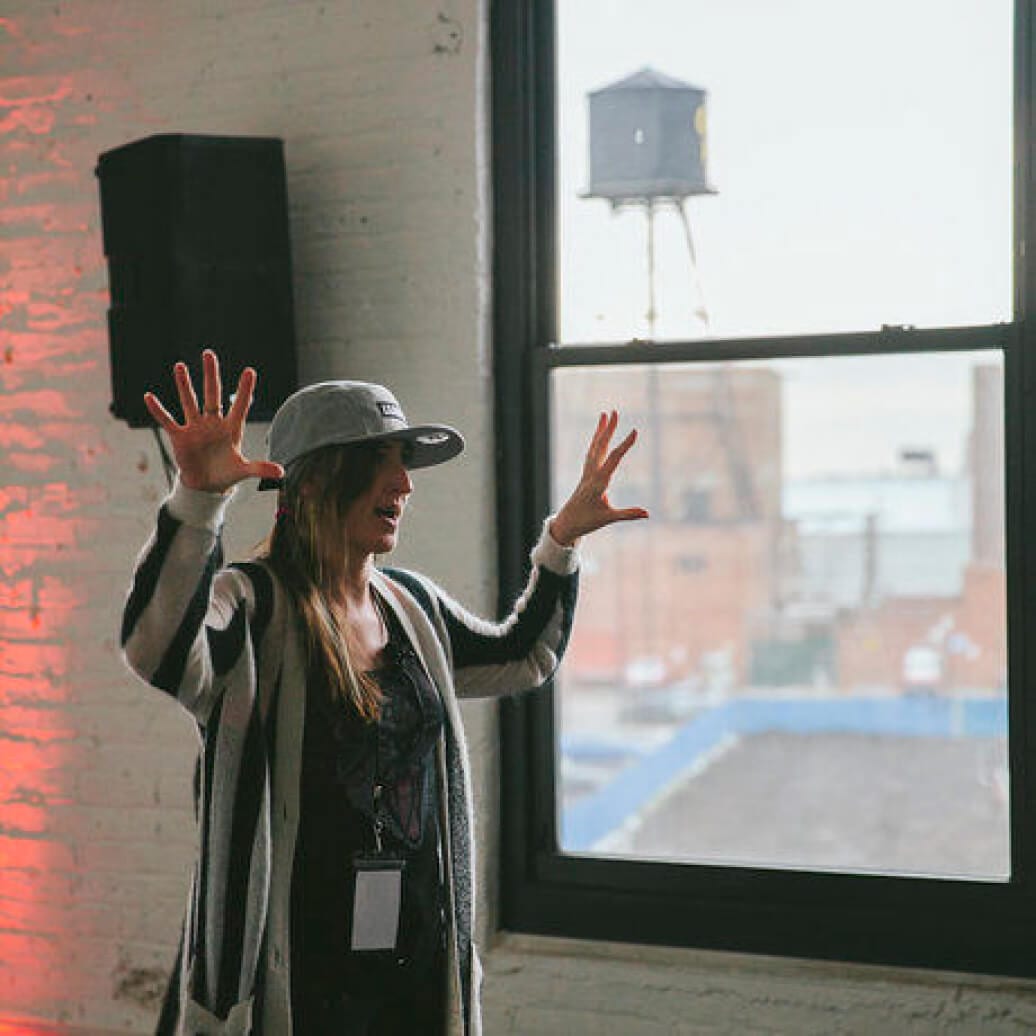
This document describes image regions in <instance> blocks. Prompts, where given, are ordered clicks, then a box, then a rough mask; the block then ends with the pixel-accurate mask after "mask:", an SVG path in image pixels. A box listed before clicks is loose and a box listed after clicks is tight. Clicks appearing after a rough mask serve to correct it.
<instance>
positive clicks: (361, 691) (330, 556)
mask: <svg viewBox="0 0 1036 1036" xmlns="http://www.w3.org/2000/svg"><path fill="white" fill-rule="evenodd" d="M377 466H378V452H377V448H376V447H375V446H374V445H372V444H369V443H367V444H357V445H355V446H327V447H323V448H321V449H318V450H314V451H313V452H312V453H308V454H306V455H305V456H303V457H301V458H300V459H299V460H298V461H297V462H296V463H295V464H293V465H292V467H291V471H290V472H289V474H288V475H287V477H286V478H285V482H284V485H283V487H282V489H281V492H280V499H279V501H278V508H277V520H276V523H275V524H274V527H273V531H272V532H271V533H270V536H269V538H268V539H267V541H266V543H265V544H264V545H263V546H262V547H261V548H260V553H259V557H261V558H263V559H264V560H265V561H266V562H267V564H269V566H270V568H271V569H272V570H273V572H274V574H275V575H276V576H277V578H278V579H279V580H280V582H281V585H282V586H283V587H284V589H285V590H286V591H287V594H288V597H289V598H290V600H291V601H292V602H293V604H294V605H295V608H296V611H297V613H298V616H299V619H300V621H301V625H302V629H303V633H304V641H305V645H306V652H307V661H308V663H309V668H310V670H311V671H313V670H316V671H317V672H319V673H321V674H322V675H323V676H324V677H325V678H326V681H327V685H328V687H329V688H330V691H331V693H332V695H334V696H336V697H339V698H341V699H342V700H343V701H345V702H348V703H349V704H351V705H352V706H353V707H354V708H355V709H356V711H357V712H358V713H359V714H360V716H361V717H362V718H363V719H365V720H368V721H372V720H375V719H377V718H378V717H379V716H380V714H381V691H380V689H379V687H378V685H377V683H376V682H375V681H374V680H373V679H372V678H371V677H370V676H369V675H368V674H367V673H365V672H358V671H357V669H356V666H355V665H354V664H353V659H352V656H351V654H350V651H349V640H348V637H347V635H346V630H345V629H343V628H342V623H341V622H340V620H339V617H338V616H339V613H338V612H337V611H336V610H335V608H334V607H333V606H332V603H331V591H332V588H333V587H336V586H340V585H341V581H342V577H343V575H344V573H345V566H346V562H347V560H348V543H347V541H346V538H345V522H344V519H345V514H346V511H347V510H348V509H349V506H350V504H352V502H353V501H354V500H355V499H356V498H357V497H358V496H360V495H361V494H362V493H363V492H365V491H366V490H367V489H368V488H369V487H370V485H371V482H372V480H373V478H374V474H375V472H376V470H377ZM303 489H305V491H303Z"/></svg>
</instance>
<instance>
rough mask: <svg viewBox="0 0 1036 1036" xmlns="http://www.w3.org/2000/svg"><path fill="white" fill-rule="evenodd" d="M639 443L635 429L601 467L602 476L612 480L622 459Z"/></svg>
mask: <svg viewBox="0 0 1036 1036" xmlns="http://www.w3.org/2000/svg"><path fill="white" fill-rule="evenodd" d="M636 441H637V430H636V428H634V429H633V431H631V432H630V433H629V435H627V436H626V438H625V439H623V440H622V442H620V443H619V445H618V446H616V447H615V449H614V450H612V452H611V453H610V454H609V455H608V459H607V460H606V461H605V462H604V464H603V465H602V467H601V474H602V475H603V476H604V477H605V478H606V479H610V478H611V477H612V475H614V474H615V469H616V468H617V467H618V466H619V463H620V462H621V461H622V458H623V457H625V456H626V454H627V453H629V451H630V450H631V449H632V447H633V444H634V443H635V442H636Z"/></svg>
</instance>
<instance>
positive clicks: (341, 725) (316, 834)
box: [292, 602, 444, 996]
mask: <svg viewBox="0 0 1036 1036" xmlns="http://www.w3.org/2000/svg"><path fill="white" fill-rule="evenodd" d="M379 606H380V607H381V608H382V612H383V614H384V615H385V616H386V622H387V625H388V632H389V640H388V644H387V646H386V648H385V651H384V654H383V662H382V665H381V666H380V667H379V668H378V669H376V670H374V671H372V673H371V675H372V676H373V677H374V678H375V679H376V680H377V682H378V685H379V687H380V688H381V690H382V696H383V699H382V713H381V717H380V719H379V720H378V721H377V722H373V723H371V722H365V721H363V720H362V719H361V718H360V717H359V715H358V714H357V713H356V711H355V709H354V708H352V706H349V705H346V704H345V703H344V702H342V701H340V700H337V699H332V697H331V695H330V693H329V691H328V689H327V685H326V681H325V680H324V679H322V678H319V677H311V678H310V680H309V681H308V685H307V689H306V720H305V728H304V735H303V753H302V777H301V789H300V818H299V833H298V842H297V846H296V852H295V868H294V874H293V882H292V971H293V986H295V987H296V988H305V989H307V990H309V991H310V993H311V994H312V993H313V992H315V991H319V989H320V988H322V987H323V988H326V990H327V992H328V994H329V995H334V994H337V993H341V992H349V991H357V992H362V993H363V994H364V995H369V994H370V993H371V991H372V990H375V989H379V988H383V989H384V991H385V994H386V996H391V995H394V994H395V993H396V992H398V991H400V990H401V989H405V988H406V987H407V986H408V985H410V984H412V983H414V982H416V981H419V980H420V979H421V977H422V976H424V975H425V974H426V972H427V969H428V968H429V967H431V966H432V965H433V963H434V962H435V961H436V960H440V959H441V957H440V956H439V954H438V951H439V949H440V947H441V945H442V939H443V932H444V925H443V904H444V897H443V894H442V888H441V880H440V874H439V851H438V848H439V824H438V806H437V803H438V792H437V788H436V776H435V745H436V742H437V740H438V737H439V732H440V731H441V729H442V724H443V708H442V702H441V701H440V699H439V695H438V693H437V691H436V690H435V688H434V686H433V685H432V683H431V681H430V679H429V677H428V674H427V673H426V672H425V670H424V667H423V666H422V664H421V661H420V659H419V658H418V656H417V654H416V652H415V651H414V649H413V647H412V646H411V644H410V641H409V638H408V637H407V635H406V632H405V631H404V630H403V628H402V627H401V626H400V625H399V621H398V619H396V617H395V615H394V614H393V612H392V610H391V609H390V608H388V607H387V606H384V605H381V604H380V602H379ZM376 817H377V818H379V819H380V820H381V821H382V827H381V840H382V843H383V848H384V849H385V850H386V851H388V852H390V853H391V854H392V855H393V856H396V857H398V858H402V859H403V860H405V861H406V862H405V867H404V870H403V881H402V902H401V913H400V923H399V936H398V939H397V943H396V948H395V950H386V951H364V952H361V953H357V952H354V951H352V950H351V949H350V935H351V932H352V897H353V858H354V856H356V855H357V854H359V855H364V854H369V853H371V852H372V851H373V850H374V849H375V838H374V822H375V818H376Z"/></svg>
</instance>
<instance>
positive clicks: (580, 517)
mask: <svg viewBox="0 0 1036 1036" xmlns="http://www.w3.org/2000/svg"><path fill="white" fill-rule="evenodd" d="M618 423H619V415H618V412H617V411H615V410H613V411H612V412H611V413H610V414H601V416H600V418H599V419H598V421H597V429H596V430H595V431H594V435H593V438H592V439H591V440H590V448H589V449H588V450H587V451H586V460H585V461H584V462H583V474H582V476H581V477H580V479H579V484H578V485H577V486H576V488H575V490H573V492H572V495H571V496H570V497H569V498H568V500H567V501H566V502H565V505H564V506H563V507H562V508H561V510H560V511H558V513H557V514H556V515H555V516H554V520H553V521H552V522H551V526H550V534H551V535H552V536H553V537H554V539H555V540H557V542H558V543H560V544H561V545H562V546H566V547H567V546H571V545H572V544H574V543H575V542H576V540H578V539H579V537H580V536H585V535H586V534H587V533H590V532H594V531H595V530H596V529H602V528H604V526H606V525H611V524H612V523H613V522H629V521H636V520H637V519H639V518H647V517H648V513H647V511H646V510H644V508H643V507H625V508H615V507H612V505H611V504H610V503H609V502H608V486H609V484H610V482H611V478H612V475H614V474H615V470H616V468H618V466H619V462H620V461H621V460H622V458H623V457H625V456H626V454H627V453H628V452H629V450H630V448H631V447H632V446H633V444H634V443H635V442H636V441H637V432H636V429H634V430H633V431H632V432H630V433H629V435H627V436H626V438H625V439H623V440H622V442H620V443H619V445H618V446H616V447H615V449H613V450H611V451H610V452H609V450H608V445H609V443H610V442H611V440H612V436H613V435H614V434H615V429H616V427H617V426H618Z"/></svg>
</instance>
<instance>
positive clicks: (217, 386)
mask: <svg viewBox="0 0 1036 1036" xmlns="http://www.w3.org/2000/svg"><path fill="white" fill-rule="evenodd" d="M201 364H202V392H203V398H204V400H205V413H206V414H208V415H210V416H213V415H214V416H216V417H219V416H221V415H222V413H223V384H222V382H221V380H220V376H219V360H218V359H217V358H216V354H215V353H214V352H213V351H212V350H211V349H206V350H204V352H202V354H201Z"/></svg>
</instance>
